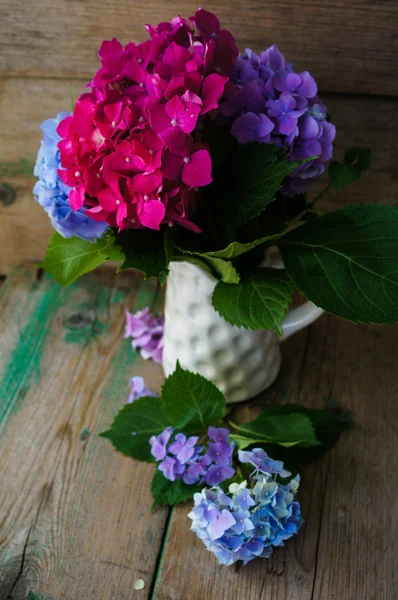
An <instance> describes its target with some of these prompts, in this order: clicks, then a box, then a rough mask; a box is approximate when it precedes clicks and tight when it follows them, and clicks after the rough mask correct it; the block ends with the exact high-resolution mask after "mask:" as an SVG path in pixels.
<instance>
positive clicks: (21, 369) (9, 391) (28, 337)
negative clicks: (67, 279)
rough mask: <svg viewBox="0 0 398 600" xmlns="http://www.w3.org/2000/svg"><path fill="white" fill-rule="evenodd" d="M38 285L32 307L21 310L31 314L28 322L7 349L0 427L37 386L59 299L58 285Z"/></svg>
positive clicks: (0, 385) (0, 390) (0, 396)
mask: <svg viewBox="0 0 398 600" xmlns="http://www.w3.org/2000/svg"><path fill="white" fill-rule="evenodd" d="M40 284H42V285H41V288H42V289H40V288H39V286H38V284H37V283H36V284H34V285H33V286H32V297H33V301H34V304H33V307H32V308H31V309H30V307H29V308H28V307H21V310H23V311H29V312H30V314H29V318H28V321H27V323H26V324H25V326H24V327H23V328H22V330H21V332H20V334H19V339H18V341H17V343H16V346H15V348H13V349H10V358H9V362H8V364H7V365H6V367H5V369H4V373H3V376H2V378H1V380H0V424H1V423H2V421H3V419H4V417H5V416H6V414H7V413H8V411H9V410H15V409H16V408H17V406H18V404H19V402H20V401H21V400H22V399H23V398H24V397H25V395H26V393H27V389H28V387H29V386H31V385H35V384H36V385H37V384H38V383H39V380H40V361H41V357H42V351H43V346H44V343H45V340H46V336H47V334H48V331H49V329H48V325H49V323H50V322H51V319H52V317H53V316H54V314H55V313H56V312H57V310H58V308H59V302H58V297H59V295H60V292H61V289H62V288H61V286H60V285H58V284H56V285H55V284H50V285H44V281H43V282H40ZM40 284H39V285H40ZM16 316H17V315H16ZM21 318H23V315H21Z"/></svg>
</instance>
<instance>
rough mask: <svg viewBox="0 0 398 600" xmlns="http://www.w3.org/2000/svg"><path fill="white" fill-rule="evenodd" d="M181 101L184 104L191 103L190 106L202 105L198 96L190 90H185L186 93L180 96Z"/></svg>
mask: <svg viewBox="0 0 398 600" xmlns="http://www.w3.org/2000/svg"><path fill="white" fill-rule="evenodd" d="M181 99H182V100H184V102H185V103H187V102H191V103H192V104H197V105H198V106H202V104H203V102H202V99H201V98H200V96H198V95H197V94H194V93H193V92H191V91H190V90H187V91H186V92H184V94H183V95H182V96H181Z"/></svg>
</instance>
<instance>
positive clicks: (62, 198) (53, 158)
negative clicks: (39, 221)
mask: <svg viewBox="0 0 398 600" xmlns="http://www.w3.org/2000/svg"><path fill="white" fill-rule="evenodd" d="M69 114H70V113H68V112H60V113H58V115H57V116H56V118H55V119H47V120H46V121H44V122H43V123H42V125H41V129H42V130H43V133H44V135H43V139H42V141H41V145H40V149H39V152H38V155H37V160H36V165H35V168H34V171H33V173H34V175H35V176H36V177H38V179H39V180H38V181H37V182H36V184H35V186H34V188H33V194H34V196H35V199H36V200H37V202H38V203H39V204H40V205H41V206H42V207H43V208H44V210H45V211H46V213H47V214H48V216H49V217H50V219H51V223H52V225H53V227H54V229H55V230H56V231H58V233H59V234H61V235H62V236H63V237H64V238H70V237H72V236H77V237H79V238H81V239H83V240H86V241H88V242H95V240H97V239H98V238H99V237H101V236H102V234H103V233H104V231H105V230H106V229H107V228H108V224H107V223H99V222H97V221H93V220H92V219H90V218H89V217H87V216H86V215H85V213H84V209H83V208H81V209H80V210H78V211H76V210H72V209H71V207H70V205H69V200H68V197H69V192H70V191H71V188H70V187H68V186H67V185H65V184H64V182H63V181H62V180H61V178H60V177H59V175H58V169H59V168H61V165H60V155H59V150H58V146H57V144H58V142H59V141H60V139H61V138H60V137H59V135H58V133H57V127H58V125H59V123H60V122H61V121H62V120H63V119H65V118H66V117H68V116H69Z"/></svg>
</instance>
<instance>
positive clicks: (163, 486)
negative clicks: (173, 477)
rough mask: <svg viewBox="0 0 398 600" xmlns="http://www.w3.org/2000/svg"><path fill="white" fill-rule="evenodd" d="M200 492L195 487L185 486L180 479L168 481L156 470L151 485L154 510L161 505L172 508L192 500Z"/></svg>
mask: <svg viewBox="0 0 398 600" xmlns="http://www.w3.org/2000/svg"><path fill="white" fill-rule="evenodd" d="M200 490H201V488H199V487H197V486H195V485H187V484H186V483H184V482H183V480H182V479H178V480H177V481H169V480H168V479H166V478H165V477H164V476H163V474H162V473H161V472H160V471H158V470H156V472H155V475H154V476H153V479H152V483H151V492H152V496H153V499H154V501H155V502H154V508H156V506H158V505H161V504H168V505H171V506H172V505H174V504H179V503H180V502H186V501H187V500H192V498H193V495H194V494H195V493H196V492H200Z"/></svg>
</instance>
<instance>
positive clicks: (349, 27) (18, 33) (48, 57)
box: [0, 0, 398, 95]
mask: <svg viewBox="0 0 398 600" xmlns="http://www.w3.org/2000/svg"><path fill="white" fill-rule="evenodd" d="M196 8H197V2H196V0H189V1H188V2H182V1H178V2H162V1H161V0H153V1H152V2H144V1H143V0H138V1H136V2H134V4H132V3H131V2H129V0H119V1H118V2H116V1H114V2H109V1H108V0H100V1H98V0H85V2H74V3H73V4H71V3H70V2H65V1H64V2H52V1H51V0H42V1H41V2H35V1H34V0H2V3H1V7H0V74H1V75H6V74H12V75H15V76H29V77H32V76H33V77H43V76H44V77H55V78H59V77H82V78H84V79H86V80H87V81H89V80H90V79H91V77H92V74H93V72H94V71H95V70H96V69H97V67H98V61H97V56H96V52H97V50H98V48H99V46H100V43H101V41H102V40H103V39H110V38H112V37H115V36H116V37H118V38H120V39H121V40H122V41H123V42H127V41H130V40H134V41H142V40H143V39H145V38H146V32H145V29H144V26H143V25H144V23H148V22H149V23H157V22H159V21H162V20H169V19H170V18H171V17H173V16H175V15H176V14H178V13H181V14H183V15H184V16H190V15H192V14H193V13H194V11H195V10H196ZM206 8H207V9H208V10H213V11H214V12H215V13H216V14H217V15H218V16H219V18H220V19H221V22H222V25H223V26H224V27H226V28H228V29H230V30H231V31H232V32H233V33H234V35H235V36H236V39H237V42H238V45H239V47H240V48H242V49H243V48H245V47H247V46H249V47H252V48H254V49H256V50H262V49H263V48H265V47H266V46H268V45H270V44H272V43H276V44H278V45H279V47H280V48H281V49H282V51H284V53H285V54H286V56H287V57H288V58H289V59H290V60H294V61H295V63H296V64H297V67H298V68H302V69H307V70H309V71H311V72H312V73H313V74H314V76H316V77H317V79H318V81H319V84H320V88H321V89H323V90H329V91H334V92H336V91H337V92H351V93H358V92H360V93H369V94H386V95H397V94H398V81H397V77H396V75H397V65H396V61H395V56H396V54H397V51H398V38H397V36H396V32H397V30H398V9H397V4H396V2H395V1H394V0H382V1H376V0H373V1H369V0H352V1H351V2H350V3H347V2H345V1H344V0H336V1H335V2H333V4H329V5H328V6H327V7H326V6H325V5H324V4H323V3H320V2H319V0H303V1H302V2H296V1H294V0H269V1H268V2H261V0H249V1H248V2H245V3H241V2H237V1H236V0H234V1H231V2H228V3H225V2H222V0H214V1H210V2H207V3H206Z"/></svg>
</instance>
